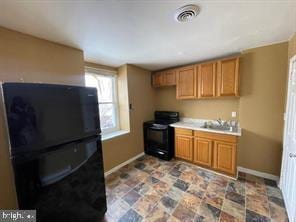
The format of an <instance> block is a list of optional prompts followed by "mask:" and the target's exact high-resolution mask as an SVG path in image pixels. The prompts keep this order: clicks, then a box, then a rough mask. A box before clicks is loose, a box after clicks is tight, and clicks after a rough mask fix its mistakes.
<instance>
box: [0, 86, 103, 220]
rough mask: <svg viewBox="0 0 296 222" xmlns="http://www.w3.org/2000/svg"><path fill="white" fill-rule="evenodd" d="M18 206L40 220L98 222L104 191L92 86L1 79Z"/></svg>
mask: <svg viewBox="0 0 296 222" xmlns="http://www.w3.org/2000/svg"><path fill="white" fill-rule="evenodd" d="M2 93H3V99H4V107H5V111H6V112H5V113H6V120H7V128H8V132H9V139H10V141H9V142H10V159H11V162H12V166H13V170H14V179H15V185H16V191H17V198H18V205H19V209H24V210H25V209H27V210H30V209H36V210H37V221H40V222H47V221H48V222H49V221H50V222H52V221H55V222H60V221H63V222H64V221H76V222H96V221H97V222H98V221H100V220H101V219H102V218H103V216H104V214H105V212H106V194H105V181H104V169H103V157H102V145H101V135H100V132H101V131H100V121H99V111H98V99H97V91H96V89H95V88H89V87H79V86H66V85H52V84H33V83H4V84H2Z"/></svg>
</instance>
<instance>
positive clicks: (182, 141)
mask: <svg viewBox="0 0 296 222" xmlns="http://www.w3.org/2000/svg"><path fill="white" fill-rule="evenodd" d="M175 143H176V144H175V156H176V157H178V158H181V159H184V160H188V161H192V148H193V142H192V136H186V135H176V136H175Z"/></svg>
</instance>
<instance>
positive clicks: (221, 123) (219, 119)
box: [216, 118, 223, 126]
mask: <svg viewBox="0 0 296 222" xmlns="http://www.w3.org/2000/svg"><path fill="white" fill-rule="evenodd" d="M216 121H217V122H218V124H219V125H220V126H223V121H222V119H221V118H218V119H217V120H216Z"/></svg>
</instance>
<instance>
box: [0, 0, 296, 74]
mask: <svg viewBox="0 0 296 222" xmlns="http://www.w3.org/2000/svg"><path fill="white" fill-rule="evenodd" d="M189 3H196V4H198V5H199V6H200V7H201V12H200V15H199V16H198V17H197V18H196V19H195V20H194V21H192V22H190V23H185V24H183V23H177V22H176V21H175V20H174V18H173V14H174V11H175V9H177V8H179V7H181V6H183V5H185V4H189ZM0 26H4V27H7V28H10V29H13V30H17V31H20V32H24V33H27V34H31V35H34V36H37V37H40V38H43V39H47V40H51V41H54V42H58V43H62V44H65V45H69V46H72V47H76V48H79V49H82V50H83V51H84V56H85V60H86V61H91V62H96V63H101V64H105V65H111V66H120V65H122V64H125V63H131V64H136V65H138V66H141V67H143V68H147V69H149V70H157V69H162V68H166V67H170V66H177V65H181V64H186V63H192V62H195V61H201V60H206V59H211V58H214V57H220V56H223V55H227V54H233V53H237V52H240V51H241V50H244V49H248V48H252V47H256V46H261V45H267V44H271V43H275V42H282V41H286V40H288V39H289V37H291V35H292V33H293V32H295V31H296V0H290V1H287V0H276V1H275V0H269V1H267V0H265V1H263V0H245V1H242V0H241V1H240V0H220V1H219V0H216V1H214V0H207V1H186V0H175V1H174V0H121V1H119V0H117V1H115V0H108V1H107V0H106V1H103V0H101V1H94V0H85V1H83V0H80V1H79V0H72V1H71V0H60V1H59V0H51V1H41V0H40V1H36V0H35V1H32V0H31V1H28V0H27V1H25V0H24V1H18V0H0Z"/></svg>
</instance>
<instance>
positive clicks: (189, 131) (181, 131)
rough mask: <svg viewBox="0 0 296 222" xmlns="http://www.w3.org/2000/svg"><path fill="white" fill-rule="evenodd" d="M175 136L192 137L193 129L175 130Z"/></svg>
mask: <svg viewBox="0 0 296 222" xmlns="http://www.w3.org/2000/svg"><path fill="white" fill-rule="evenodd" d="M175 134H176V135H177V134H178V135H186V136H192V135H193V130H191V129H183V128H175Z"/></svg>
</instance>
